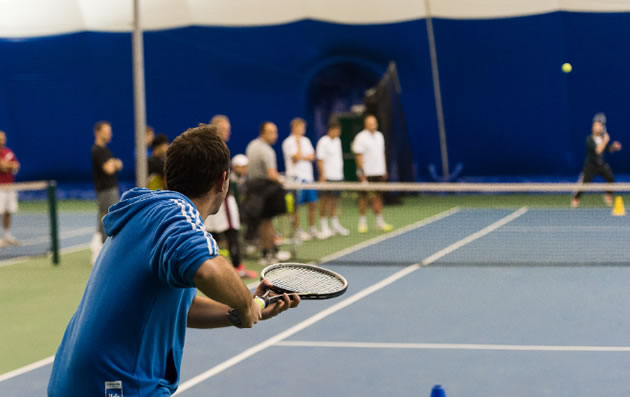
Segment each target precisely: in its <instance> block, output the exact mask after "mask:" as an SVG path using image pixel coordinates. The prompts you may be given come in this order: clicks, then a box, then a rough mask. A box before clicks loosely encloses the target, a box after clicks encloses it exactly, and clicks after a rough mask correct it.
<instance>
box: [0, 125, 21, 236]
mask: <svg viewBox="0 0 630 397" xmlns="http://www.w3.org/2000/svg"><path fill="white" fill-rule="evenodd" d="M6 143H7V135H6V134H5V133H4V131H0V184H7V183H13V182H15V174H17V172H18V170H19V169H20V163H19V162H18V159H17V157H15V154H14V153H13V151H12V150H11V149H9V148H8V147H6V146H5V144H6ZM17 209H18V199H17V192H16V191H14V190H13V191H11V190H3V191H0V214H2V215H3V219H2V224H3V226H4V238H3V239H2V240H0V246H3V245H16V244H18V241H17V240H16V238H15V237H13V235H12V234H11V231H10V229H11V214H15V213H16V212H17Z"/></svg>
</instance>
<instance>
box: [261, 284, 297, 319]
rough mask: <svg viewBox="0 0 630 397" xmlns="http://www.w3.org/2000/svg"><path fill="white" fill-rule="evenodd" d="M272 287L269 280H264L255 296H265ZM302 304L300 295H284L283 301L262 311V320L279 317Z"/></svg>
mask: <svg viewBox="0 0 630 397" xmlns="http://www.w3.org/2000/svg"><path fill="white" fill-rule="evenodd" d="M270 287H271V282H270V281H269V280H263V281H261V283H260V284H258V287H256V291H254V296H263V295H264V294H265V293H266V292H267V290H269V288H270ZM299 304H300V296H299V295H298V294H291V295H290V296H289V295H287V294H283V295H282V299H281V300H279V301H277V302H275V303H273V304H271V305H269V306H267V307H266V308H265V309H264V310H263V311H262V319H263V320H268V319H270V318H272V317H275V316H277V315H278V314H280V313H282V312H283V311H285V310H287V309H293V308H295V307H297V306H298V305H299Z"/></svg>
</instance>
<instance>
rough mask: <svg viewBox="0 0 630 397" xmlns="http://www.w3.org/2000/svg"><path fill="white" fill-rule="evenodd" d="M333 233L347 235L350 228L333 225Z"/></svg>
mask: <svg viewBox="0 0 630 397" xmlns="http://www.w3.org/2000/svg"><path fill="white" fill-rule="evenodd" d="M333 230H334V233H336V234H339V235H340V236H347V235H349V234H350V230H348V229H346V228H345V227H343V226H341V225H335V226H333Z"/></svg>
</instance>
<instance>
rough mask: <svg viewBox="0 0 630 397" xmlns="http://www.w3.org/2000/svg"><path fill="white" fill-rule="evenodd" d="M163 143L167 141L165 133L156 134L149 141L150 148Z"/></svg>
mask: <svg viewBox="0 0 630 397" xmlns="http://www.w3.org/2000/svg"><path fill="white" fill-rule="evenodd" d="M165 143H168V136H166V134H157V135H156V136H155V138H153V141H152V142H151V149H155V148H156V147H158V146H160V145H164V144H165Z"/></svg>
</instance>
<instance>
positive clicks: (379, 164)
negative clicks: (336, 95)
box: [352, 114, 393, 233]
mask: <svg viewBox="0 0 630 397" xmlns="http://www.w3.org/2000/svg"><path fill="white" fill-rule="evenodd" d="M363 122H364V126H365V129H364V130H363V131H361V132H359V133H358V134H357V136H356V137H354V141H352V152H353V153H354V154H355V159H356V162H357V176H358V177H359V180H360V181H361V182H364V183H369V182H387V166H386V164H385V138H384V137H383V134H382V133H381V132H380V131H378V130H377V128H378V122H377V121H376V117H375V116H374V115H371V114H368V115H366V116H365V118H364V121H363ZM368 196H372V200H371V201H372V210H373V211H374V215H376V228H377V229H378V230H380V231H383V232H389V231H391V230H392V229H393V227H392V225H390V224H388V223H386V222H385V221H384V220H383V198H382V196H381V194H380V193H377V192H372V193H368V192H366V191H363V192H361V193H360V195H359V227H358V230H359V233H367V232H368V226H367V218H366V216H365V212H366V209H367V204H368Z"/></svg>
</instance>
